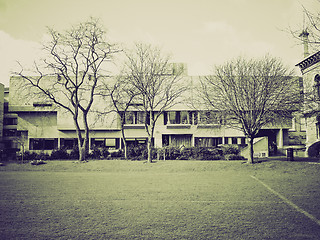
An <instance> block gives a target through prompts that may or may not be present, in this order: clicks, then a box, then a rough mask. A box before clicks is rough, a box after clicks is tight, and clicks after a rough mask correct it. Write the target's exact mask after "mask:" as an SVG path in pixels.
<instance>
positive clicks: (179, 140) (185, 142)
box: [162, 134, 192, 147]
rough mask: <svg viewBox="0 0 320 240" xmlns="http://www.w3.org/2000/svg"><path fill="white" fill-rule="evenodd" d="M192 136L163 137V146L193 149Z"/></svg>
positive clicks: (172, 135)
mask: <svg viewBox="0 0 320 240" xmlns="http://www.w3.org/2000/svg"><path fill="white" fill-rule="evenodd" d="M191 139H192V135H191V134H171V135H166V134H164V135H162V146H174V147H181V146H184V147H191Z"/></svg>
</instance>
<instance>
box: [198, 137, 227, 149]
mask: <svg viewBox="0 0 320 240" xmlns="http://www.w3.org/2000/svg"><path fill="white" fill-rule="evenodd" d="M194 144H195V146H196V147H216V146H218V145H219V144H222V137H196V138H194Z"/></svg>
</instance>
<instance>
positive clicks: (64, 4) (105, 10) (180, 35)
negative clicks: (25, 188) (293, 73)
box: [0, 0, 320, 86]
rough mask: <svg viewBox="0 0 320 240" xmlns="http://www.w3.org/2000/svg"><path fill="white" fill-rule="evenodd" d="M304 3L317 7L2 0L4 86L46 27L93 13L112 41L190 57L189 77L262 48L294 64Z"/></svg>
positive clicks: (256, 1) (293, 1)
mask: <svg viewBox="0 0 320 240" xmlns="http://www.w3.org/2000/svg"><path fill="white" fill-rule="evenodd" d="M301 5H304V6H305V7H306V8H307V9H311V10H312V11H320V9H319V8H320V3H319V1H318V0H223V1H221V0H89V1H84V0H67V1H66V0H55V1H52V0H0V43H1V45H0V64H1V68H0V82H2V83H4V84H5V85H7V86H8V79H9V72H10V70H17V69H16V64H15V61H16V60H19V61H21V62H32V61H33V60H35V59H36V58H37V56H38V54H39V52H38V51H37V47H38V45H37V42H40V41H41V39H43V38H44V34H45V32H46V26H51V27H54V28H56V29H58V30H62V29H65V28H68V27H70V26H71V25H72V24H75V23H78V22H79V21H82V20H87V19H88V18H89V17H90V16H93V17H98V18H100V19H101V20H102V23H103V24H104V26H105V27H106V28H107V29H108V36H109V38H110V39H111V40H112V41H114V42H119V43H123V44H124V45H125V46H128V45H130V44H132V43H133V42H135V41H145V42H148V43H153V44H155V45H158V46H160V47H162V48H163V50H164V51H165V52H167V53H170V54H171V55H172V57H173V61H176V62H185V63H187V64H188V70H189V74H190V75H205V74H209V73H210V71H211V69H212V66H213V65H215V64H222V63H224V62H225V61H227V60H230V59H232V58H235V57H237V56H239V55H245V56H248V57H259V56H263V55H264V54H266V53H269V54H271V55H272V56H276V57H279V58H281V59H282V60H283V61H284V63H285V64H287V65H288V66H290V67H292V68H295V67H294V65H295V64H296V63H297V62H299V60H301V59H302V56H303V53H302V46H300V45H297V42H296V41H295V40H294V39H293V38H292V37H291V36H290V34H288V33H287V32H285V31H284V30H285V29H286V28H288V27H289V26H291V27H293V28H299V27H302V25H303V14H302V7H301ZM297 74H299V72H298V71H297Z"/></svg>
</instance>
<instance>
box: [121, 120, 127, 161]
mask: <svg viewBox="0 0 320 240" xmlns="http://www.w3.org/2000/svg"><path fill="white" fill-rule="evenodd" d="M121 121H122V124H121V134H122V142H123V148H124V149H123V150H124V158H125V159H128V151H127V142H126V136H125V134H124V128H123V125H124V124H123V120H122V119H121Z"/></svg>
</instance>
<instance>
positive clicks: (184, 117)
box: [124, 111, 223, 125]
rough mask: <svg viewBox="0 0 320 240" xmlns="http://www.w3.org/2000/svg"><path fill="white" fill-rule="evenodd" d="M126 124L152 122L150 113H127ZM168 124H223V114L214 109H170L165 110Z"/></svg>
mask: <svg viewBox="0 0 320 240" xmlns="http://www.w3.org/2000/svg"><path fill="white" fill-rule="evenodd" d="M124 119H125V124H144V123H145V122H147V123H149V122H150V116H149V114H146V113H145V112H139V111H129V112H126V113H125V117H124ZM167 124H194V125H197V124H223V116H222V115H221V114H219V113H218V112H214V111H168V112H164V125H167Z"/></svg>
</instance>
